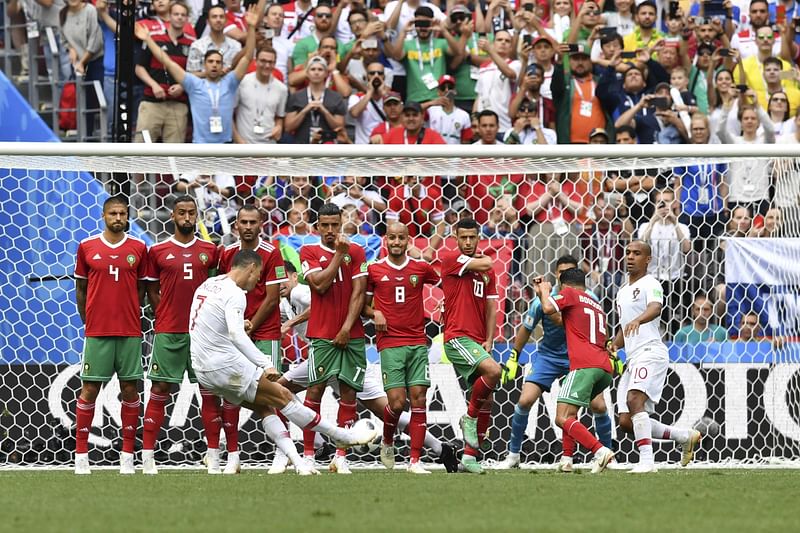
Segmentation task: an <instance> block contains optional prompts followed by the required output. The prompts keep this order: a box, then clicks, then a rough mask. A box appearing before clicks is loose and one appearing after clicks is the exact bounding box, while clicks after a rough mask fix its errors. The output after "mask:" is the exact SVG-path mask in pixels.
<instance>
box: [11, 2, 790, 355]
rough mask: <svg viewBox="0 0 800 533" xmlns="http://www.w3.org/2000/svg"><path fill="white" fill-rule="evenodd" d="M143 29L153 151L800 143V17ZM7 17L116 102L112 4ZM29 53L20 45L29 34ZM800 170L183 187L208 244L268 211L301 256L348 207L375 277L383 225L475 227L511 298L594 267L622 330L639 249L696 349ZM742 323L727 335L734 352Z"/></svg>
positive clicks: (227, 19) (144, 119) (424, 20)
mask: <svg viewBox="0 0 800 533" xmlns="http://www.w3.org/2000/svg"><path fill="white" fill-rule="evenodd" d="M259 8H263V11H264V13H263V16H261V15H259V14H258V9H259ZM136 12H137V17H138V19H139V20H140V21H139V23H138V27H137V30H136V36H137V38H139V39H140V40H142V41H143V42H142V46H141V47H139V53H138V57H137V60H136V63H137V66H136V76H137V77H138V79H139V80H140V81H141V89H142V90H141V91H139V92H138V93H137V94H138V98H139V99H140V103H138V105H137V108H136V109H135V110H134V111H138V118H137V119H136V120H135V124H136V134H135V141H137V142H142V141H152V142H157V141H163V142H188V141H192V140H194V141H195V142H206V143H231V142H232V143H299V144H307V143H312V144H316V143H356V144H368V143H371V144H381V143H386V144H445V143H447V144H462V145H468V144H472V143H474V144H554V143H559V144H568V143H601V144H605V143H618V144H652V143H659V144H690V143H691V144H713V143H731V144H762V143H786V144H795V143H800V69H798V66H797V62H798V58H800V46H799V45H798V43H800V13H798V12H797V11H796V4H795V2H794V0H788V1H786V0H777V1H770V2H768V1H767V0H724V1H719V0H710V1H704V2H694V1H687V0H679V1H664V0H658V1H654V0H637V1H634V0H606V1H602V0H600V1H598V0H573V1H571V0H552V1H551V0H479V1H475V0H447V1H446V2H444V1H437V2H433V3H432V2H428V1H425V0H391V1H389V2H386V1H385V0H366V1H365V0H340V1H338V2H331V0H318V1H312V0H292V1H289V2H288V3H280V4H278V3H276V4H270V5H266V4H265V3H264V2H263V1H262V3H260V4H258V6H255V5H254V3H248V2H245V4H243V3H242V2H241V0H224V1H220V0H172V1H170V0H142V1H140V2H139V3H138V5H137V11H136ZM8 14H9V15H10V16H12V17H13V20H16V21H19V20H21V19H25V18H27V20H29V21H36V22H38V24H39V27H40V28H44V27H51V28H53V29H54V30H55V31H56V34H57V35H59V36H60V40H59V43H60V45H61V47H60V50H61V56H62V57H61V61H60V62H61V64H62V65H64V67H65V68H63V69H62V70H63V71H64V72H63V74H64V76H65V78H69V77H70V74H71V73H72V72H73V71H74V72H77V73H83V74H84V75H85V76H86V78H87V79H97V80H103V81H104V87H105V89H106V99H107V100H108V101H109V102H112V101H113V76H114V69H115V65H114V55H115V49H116V47H115V43H114V30H115V26H116V20H117V19H118V13H116V11H115V7H114V6H113V5H110V4H109V3H107V1H106V0H96V3H95V4H94V5H92V4H91V3H85V2H83V0H66V3H64V0H11V1H10V2H9V3H8ZM13 37H14V38H13V39H11V40H12V41H13V44H14V45H15V46H17V47H23V46H24V35H16V34H15V35H14V36H13ZM7 39H8V37H7ZM23 57H24V54H23ZM23 67H24V65H23ZM468 149H469V148H468V147H467V146H465V147H464V150H465V152H464V153H465V154H467V153H468ZM796 165H797V162H796V161H792V160H787V161H783V160H778V161H766V160H758V159H751V160H743V161H737V162H734V163H731V164H730V165H724V164H711V163H709V164H694V165H689V166H685V167H680V168H668V169H664V168H661V169H642V170H622V171H608V172H596V173H561V174H558V173H555V174H545V173H540V174H530V175H503V176H494V175H480V176H428V177H386V178H364V177H358V176H341V177H339V176H334V177H330V176H328V177H316V176H315V177H291V178H285V179H284V178H280V177H279V178H272V177H269V178H257V177H252V178H251V177H247V178H244V177H233V176H225V175H218V176H181V177H180V179H176V180H175V182H176V183H175V185H174V187H175V190H176V192H186V191H190V192H191V191H195V192H196V193H197V195H198V196H200V197H201V198H202V202H201V204H202V207H203V208H204V210H205V212H206V216H205V219H204V220H205V223H206V225H207V226H208V227H209V229H210V230H212V232H214V233H216V234H218V236H219V237H220V238H221V239H222V240H223V241H226V242H229V241H230V240H232V239H235V236H232V235H231V231H232V230H231V228H230V223H229V219H230V218H231V216H232V213H233V212H234V210H235V208H236V207H237V205H239V204H241V203H243V202H252V201H253V199H254V198H255V200H256V201H257V202H258V203H259V205H260V206H261V207H262V210H263V211H264V213H265V215H266V221H265V233H266V234H267V235H268V236H270V237H272V236H273V235H280V236H281V237H280V238H281V239H284V240H285V241H286V242H288V243H290V244H291V245H292V246H294V247H299V246H300V245H302V243H303V242H306V241H308V240H309V239H314V238H316V237H315V236H314V234H313V233H314V231H313V222H314V219H315V213H316V211H317V210H318V209H319V207H320V205H322V203H323V202H324V201H325V200H326V199H330V201H332V202H334V203H336V204H337V205H339V206H340V207H342V208H345V212H346V213H347V223H346V230H347V232H348V233H349V234H350V235H352V236H353V237H354V238H355V239H357V241H358V242H359V243H360V244H363V245H364V246H365V249H366V250H367V254H368V257H369V256H370V255H373V256H374V255H376V254H378V253H379V250H380V243H379V241H380V238H379V236H380V235H381V234H382V232H383V229H384V227H385V224H386V222H387V221H390V220H400V221H402V222H404V223H406V224H409V226H410V228H411V230H412V232H413V234H414V235H415V236H417V235H420V236H430V237H431V239H430V245H429V246H427V247H423V249H421V250H420V251H419V252H420V254H421V255H422V256H424V257H426V258H430V257H432V256H433V253H434V251H435V249H436V248H437V247H438V246H439V245H440V244H441V241H442V238H444V237H446V235H447V233H448V231H449V227H450V224H452V223H453V222H454V221H456V220H457V219H458V217H459V216H461V214H463V213H471V215H472V216H474V218H475V219H476V220H477V221H478V223H479V224H481V226H482V233H483V236H484V237H486V238H506V239H513V240H514V241H515V242H517V243H519V244H520V246H516V247H515V250H514V256H513V261H512V265H511V267H510V269H509V274H510V276H511V279H512V290H517V291H527V290H529V289H527V287H528V285H529V279H528V278H529V277H530V275H531V274H532V273H534V272H539V273H543V272H550V271H551V267H552V264H553V262H554V259H555V258H556V257H558V256H559V255H561V254H562V253H567V252H575V251H576V250H578V249H579V248H580V249H582V250H583V254H582V257H584V258H585V260H584V262H583V268H584V269H585V270H586V271H587V272H588V273H589V274H590V286H591V288H592V289H593V290H595V291H597V292H598V295H599V296H600V297H601V298H602V299H603V301H604V303H605V305H606V308H607V310H608V311H609V312H613V309H612V308H611V307H612V306H611V302H612V301H613V298H614V295H615V293H616V289H617V288H618V287H619V286H620V285H621V283H622V276H623V274H622V273H623V272H624V269H623V263H624V244H625V242H626V241H628V240H630V239H632V238H639V239H643V240H645V241H648V242H650V243H651V245H652V247H653V250H654V261H653V264H652V265H651V268H652V274H653V275H655V276H656V277H657V278H658V279H659V280H660V281H661V282H662V283H663V284H664V287H665V290H666V292H667V293H668V294H670V298H672V300H671V305H672V306H675V307H676V308H677V309H683V310H685V311H686V312H685V313H680V312H675V313H673V314H672V316H671V318H670V320H669V322H668V325H667V329H668V330H669V332H670V333H671V334H673V335H679V334H682V335H684V336H685V337H686V338H687V339H689V340H690V341H692V340H697V339H705V338H706V337H707V336H708V335H711V336H713V338H714V339H716V338H717V337H718V336H719V334H718V333H717V332H716V330H710V329H703V331H704V332H705V331H711V332H712V333H713V334H711V333H709V334H707V333H702V334H697V333H696V331H697V329H696V328H698V327H700V328H705V326H704V324H705V322H704V320H705V318H704V317H705V313H706V307H707V306H711V307H712V308H713V313H712V316H716V317H718V319H720V318H719V317H723V316H725V313H724V312H722V311H721V309H724V306H725V293H726V290H725V284H724V276H723V275H722V274H721V273H720V272H718V270H719V268H722V266H721V265H722V264H723V263H722V261H721V259H722V257H724V246H725V241H724V240H723V239H720V237H743V236H755V237H770V236H800V222H798V221H799V220H800V169H797V168H795V166H796ZM233 231H235V228H234V230H233ZM376 239H377V240H376ZM712 259H716V260H712ZM709 265H715V266H714V267H713V268H714V270H713V271H711V270H710V268H709ZM717 267H719V268H717ZM697 293H703V295H704V296H703V297H702V298H701V297H697V298H695V295H696V294H697ZM525 294H526V295H527V296H530V294H528V293H525ZM705 294H708V297H706V296H705ZM690 309H692V317H693V322H692V324H693V325H691V326H687V327H688V328H695V329H694V330H691V331H688V330H687V327H684V328H681V326H682V319H683V318H684V317H685V316H689V310H690ZM697 309H699V310H697ZM743 319H744V317H736V318H733V319H730V318H729V319H728V321H730V322H733V323H729V324H724V326H725V327H727V328H729V329H730V331H731V332H733V333H734V334H737V333H738V330H739V325H740V324H739V322H740V321H741V320H743ZM679 330H680V331H679Z"/></svg>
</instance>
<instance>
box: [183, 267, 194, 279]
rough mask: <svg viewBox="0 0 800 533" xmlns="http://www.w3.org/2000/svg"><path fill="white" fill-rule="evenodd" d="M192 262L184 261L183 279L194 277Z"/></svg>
mask: <svg viewBox="0 0 800 533" xmlns="http://www.w3.org/2000/svg"><path fill="white" fill-rule="evenodd" d="M192 277H193V273H192V264H191V263H184V264H183V279H192Z"/></svg>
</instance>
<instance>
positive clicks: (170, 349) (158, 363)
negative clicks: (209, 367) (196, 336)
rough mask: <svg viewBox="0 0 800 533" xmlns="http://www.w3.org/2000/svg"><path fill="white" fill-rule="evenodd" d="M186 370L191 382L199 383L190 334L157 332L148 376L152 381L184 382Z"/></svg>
mask: <svg viewBox="0 0 800 533" xmlns="http://www.w3.org/2000/svg"><path fill="white" fill-rule="evenodd" d="M184 372H186V373H187V374H188V375H189V381H190V382H192V383H197V378H196V377H195V375H194V370H193V369H192V355H191V353H190V352H189V334H188V333H156V336H155V339H154V340H153V356H152V357H151V358H150V368H148V369H147V378H148V379H149V380H150V381H164V382H166V383H183V373H184Z"/></svg>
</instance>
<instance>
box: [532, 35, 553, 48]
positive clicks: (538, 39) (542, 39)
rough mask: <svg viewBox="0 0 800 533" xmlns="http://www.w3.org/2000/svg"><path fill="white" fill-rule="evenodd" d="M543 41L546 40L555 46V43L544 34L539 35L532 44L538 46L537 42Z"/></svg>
mask: <svg viewBox="0 0 800 533" xmlns="http://www.w3.org/2000/svg"><path fill="white" fill-rule="evenodd" d="M542 41H545V42H547V43H549V44H550V46H553V43H551V42H550V39H548V38H547V37H545V36H544V35H537V36H536V38H535V39H534V40H532V41H531V46H536V44H537V43H540V42H542Z"/></svg>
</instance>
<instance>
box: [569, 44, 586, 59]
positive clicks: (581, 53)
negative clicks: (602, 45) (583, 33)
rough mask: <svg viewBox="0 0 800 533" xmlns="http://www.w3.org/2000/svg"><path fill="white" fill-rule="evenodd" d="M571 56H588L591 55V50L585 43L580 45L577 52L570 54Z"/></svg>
mask: <svg viewBox="0 0 800 533" xmlns="http://www.w3.org/2000/svg"><path fill="white" fill-rule="evenodd" d="M569 55H571V56H588V55H589V48H588V47H587V46H586V43H585V42H580V43H578V50H576V51H575V52H570V53H569Z"/></svg>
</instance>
